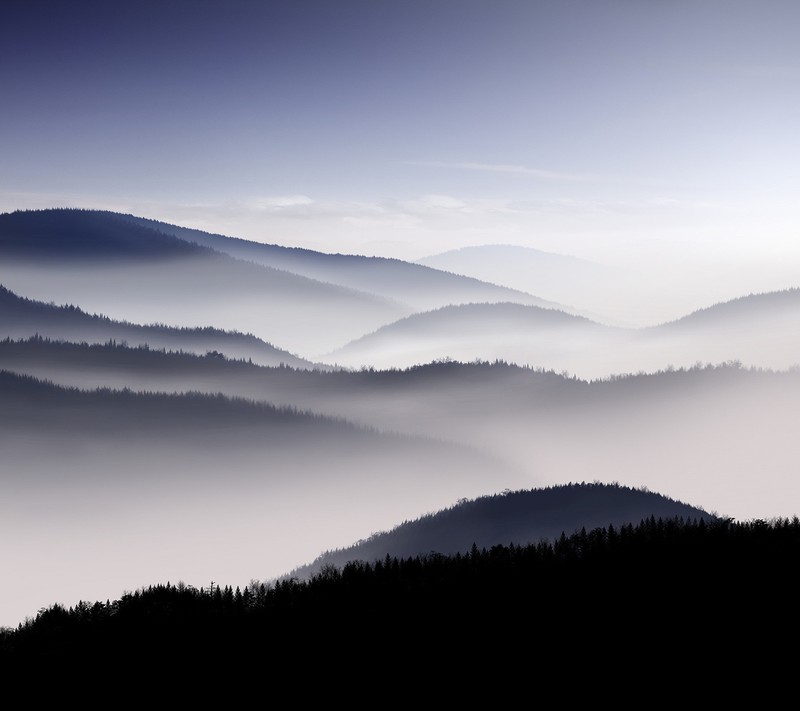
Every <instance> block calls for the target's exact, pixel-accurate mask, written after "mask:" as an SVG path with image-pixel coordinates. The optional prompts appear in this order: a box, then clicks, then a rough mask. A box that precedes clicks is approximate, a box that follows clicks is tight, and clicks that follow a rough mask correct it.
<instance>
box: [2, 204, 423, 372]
mask: <svg viewBox="0 0 800 711" xmlns="http://www.w3.org/2000/svg"><path fill="white" fill-rule="evenodd" d="M65 253H69V255H70V256H69V257H68V258H65V257H64V254H65ZM0 254H2V255H3V259H2V260H0V283H2V284H3V285H4V286H5V287H6V288H7V289H10V290H11V291H13V292H15V293H16V294H19V295H21V296H24V297H27V298H31V299H35V300H38V301H44V302H54V303H60V304H64V303H69V304H75V305H76V306H78V307H80V308H81V309H83V310H84V311H87V312H89V313H98V314H103V315H105V316H108V317H109V318H112V319H115V320H122V321H131V322H134V323H158V324H165V325H169V326H174V327H191V328H196V327H201V328H203V327H208V326H213V327H216V328H221V329H224V330H233V331H240V332H242V333H252V334H253V335H255V336H256V337H258V338H260V339H262V340H264V341H267V342H268V343H279V344H280V345H281V347H283V348H286V349H287V350H289V351H290V352H292V353H295V354H298V355H300V356H301V357H309V358H310V359H312V360H313V359H314V358H313V355H314V354H315V353H318V352H323V351H326V350H329V349H330V348H333V347H335V346H336V345H340V344H341V343H342V342H344V341H346V340H349V339H350V338H356V337H358V336H360V335H362V334H363V333H364V331H365V329H372V328H377V327H378V326H380V325H382V324H384V323H388V322H391V321H393V320H395V319H397V318H399V317H401V316H405V315H408V314H409V313H411V311H412V310H411V309H409V308H408V307H406V306H403V305H400V304H398V303H395V302H391V301H389V300H387V299H383V298H381V297H377V296H374V295H371V294H365V293H363V292H358V291H356V290H353V289H347V288H344V287H340V286H336V285H333V284H326V283H323V282H320V281H317V280H314V279H309V278H307V277H303V276H299V275H296V274H291V273H289V272H287V271H284V270H280V269H274V268H271V267H266V266H262V265H258V264H254V263H252V262H245V261H241V260H238V259H235V258H233V257H231V256H229V255H227V254H222V253H220V252H217V251H214V250H212V249H209V248H207V247H201V246H198V245H196V244H191V243H189V242H186V241H185V240H180V239H177V238H176V237H173V236H171V235H168V234H166V233H163V232H159V231H157V230H155V229H152V228H150V227H144V226H142V225H138V224H136V223H134V222H133V221H131V220H129V219H126V218H125V217H124V216H122V215H119V214H116V213H111V212H100V211H89V210H40V211H25V212H14V213H4V214H0Z"/></svg>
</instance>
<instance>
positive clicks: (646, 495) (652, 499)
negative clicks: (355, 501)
mask: <svg viewBox="0 0 800 711" xmlns="http://www.w3.org/2000/svg"><path fill="white" fill-rule="evenodd" d="M651 516H652V517H654V518H656V519H659V518H662V519H672V518H683V519H686V520H700V519H704V520H707V521H712V520H715V519H716V517H715V516H713V515H712V514H709V513H708V512H706V511H703V510H702V509H699V508H696V507H694V506H690V505H688V504H684V503H681V502H678V501H674V500H673V499H670V498H669V497H666V496H663V495H662V494H657V493H654V492H650V491H647V490H641V489H632V488H630V487H624V486H619V485H612V484H600V483H594V484H585V483H584V484H566V485H562V486H552V487H547V488H541V489H529V490H525V491H507V492H503V493H501V494H493V495H491V496H482V497H479V498H477V499H473V500H471V501H467V500H463V501H460V502H459V503H457V504H455V505H453V506H450V507H449V508H446V509H443V510H441V511H437V512H435V513H431V514H428V515H426V516H423V517H420V518H417V519H414V520H413V521H406V522H404V523H402V524H400V525H399V526H396V527H394V528H392V529H391V530H389V531H384V532H381V533H375V534H373V535H371V536H370V537H369V538H367V539H366V540H362V541H359V542H358V543H356V544H354V545H352V546H349V547H347V548H343V549H339V550H335V551H327V552H325V553H323V554H322V555H320V556H319V557H318V558H316V559H315V560H314V561H313V562H312V563H309V564H308V565H305V566H301V567H299V568H296V569H295V570H293V571H292V572H291V573H289V576H290V577H297V578H299V579H301V580H303V579H307V578H309V577H311V576H313V575H317V574H319V573H320V572H321V571H322V570H323V569H324V568H325V567H326V566H329V565H333V566H336V567H338V568H341V567H343V566H344V565H345V564H346V563H348V562H351V561H365V562H367V563H372V562H374V561H379V560H383V559H384V558H385V557H386V556H389V557H390V558H414V557H417V556H424V555H428V554H430V553H438V554H443V555H453V554H455V553H462V554H467V553H469V551H470V549H471V548H472V546H476V547H477V548H478V549H489V548H491V547H492V546H507V545H510V544H513V545H515V546H525V545H529V544H535V543H539V542H540V541H543V540H547V541H550V542H551V543H552V542H554V541H556V540H557V539H558V538H559V537H560V536H561V535H562V534H563V535H566V536H571V535H572V534H574V533H577V532H579V531H580V530H581V529H584V530H586V531H591V530H593V529H595V528H602V527H607V526H609V525H613V526H614V527H616V528H619V527H620V526H623V525H627V524H632V525H634V526H635V525H638V524H639V523H640V522H641V521H643V520H645V519H648V518H650V517H651Z"/></svg>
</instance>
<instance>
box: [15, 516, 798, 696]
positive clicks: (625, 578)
mask: <svg viewBox="0 0 800 711" xmlns="http://www.w3.org/2000/svg"><path fill="white" fill-rule="evenodd" d="M798 557H800V521H798V519H797V517H794V518H793V519H783V520H776V521H769V522H768V521H763V520H754V521H747V522H732V521H728V520H722V521H711V522H709V521H706V520H702V519H700V520H681V519H656V518H648V519H647V520H645V521H642V522H641V523H639V524H638V525H624V526H620V527H616V526H607V527H603V528H597V529H592V530H586V531H580V532H578V533H576V534H574V535H572V536H563V537H560V538H559V539H558V540H556V541H552V542H540V543H536V544H532V545H527V546H502V545H497V546H493V547H491V548H489V549H479V548H477V547H476V548H474V549H473V550H471V551H469V552H467V553H466V554H456V555H453V556H443V555H433V554H429V555H425V556H415V557H412V558H392V557H387V558H385V559H383V560H381V561H377V562H375V563H371V564H367V563H350V564H348V565H346V566H345V567H344V568H343V569H342V570H338V569H335V568H332V567H328V568H326V569H324V570H323V571H322V572H321V573H319V574H318V575H315V576H314V577H313V578H312V579H310V580H309V581H306V582H301V581H297V580H296V579H290V580H286V581H282V582H278V583H276V584H274V585H263V584H258V583H255V582H254V583H251V584H250V585H237V586H236V587H234V585H236V584H235V583H233V584H231V583H222V584H217V585H214V586H211V585H206V586H204V587H203V588H202V589H201V588H198V587H193V586H191V585H186V584H184V583H180V582H177V581H173V582H167V581H162V582H160V583H158V584H151V585H149V586H147V587H143V588H139V589H137V590H135V591H130V592H128V593H126V594H125V595H122V596H119V597H118V598H115V599H111V600H106V601H100V600H98V601H97V602H91V599H89V600H85V601H73V602H72V603H70V604H69V605H53V606H48V607H47V608H45V609H42V610H40V611H39V612H38V613H37V614H36V615H35V617H32V618H31V619H30V620H29V621H27V622H26V623H25V624H22V625H20V626H19V627H17V628H16V629H11V630H6V631H3V632H2V633H0V662H2V664H3V668H4V670H6V671H17V670H19V671H22V670H25V669H30V668H31V665H33V666H34V667H35V669H36V671H37V672H38V673H43V672H44V673H48V678H52V675H53V674H54V673H55V672H56V671H58V670H64V669H66V670H68V671H69V672H73V670H75V671H77V670H81V671H83V672H85V670H86V669H87V668H88V669H91V670H92V673H93V674H96V675H100V677H99V678H100V679H101V680H102V681H100V682H98V683H103V682H108V681H109V680H110V681H111V682H113V683H114V684H115V685H118V684H121V683H126V682H127V683H132V684H133V683H135V684H137V685H140V684H144V685H145V687H146V688H148V689H150V688H152V689H153V690H154V691H158V692H160V693H162V694H163V693H164V692H165V691H168V692H170V693H178V694H179V695H180V697H181V698H182V699H184V700H201V699H202V698H207V695H208V693H209V692H210V691H214V692H217V693H226V694H231V693H233V691H234V690H237V689H238V690H245V691H246V692H247V693H252V692H260V691H263V688H264V687H263V685H264V681H265V679H266V680H269V682H270V685H271V686H270V688H271V690H273V691H274V690H276V689H277V690H284V689H285V690H287V691H289V690H291V689H296V683H297V682H296V674H297V671H298V665H301V668H302V671H303V674H304V675H307V676H308V678H309V679H312V680H313V683H312V684H311V687H312V688H311V690H310V692H309V693H310V695H311V697H312V698H315V699H316V698H320V700H321V697H322V696H323V695H327V694H330V689H329V688H328V687H327V684H326V687H325V689H324V694H323V690H321V689H320V688H319V686H318V684H319V683H320V681H325V682H330V683H333V681H334V680H335V679H337V678H341V676H342V675H347V674H353V673H354V670H358V673H364V674H367V675H368V677H369V678H372V676H373V675H378V676H380V675H386V674H389V673H390V672H391V673H396V674H399V675H401V676H402V677H403V678H404V680H403V682H402V684H400V687H401V688H400V689H398V691H397V692H396V693H395V692H393V695H394V698H402V699H406V698H408V699H409V700H411V699H412V698H418V696H419V694H420V693H427V694H430V693H431V691H433V693H434V694H435V695H439V694H442V695H444V694H447V695H448V697H449V698H453V696H457V697H459V698H466V697H474V695H475V693H476V692H486V693H488V691H489V689H493V690H494V692H495V693H496V692H497V690H496V689H494V686H495V684H501V685H502V687H503V690H504V692H505V691H509V692H510V693H511V694H514V695H516V693H519V692H521V691H523V690H524V689H529V688H530V684H531V674H533V673H535V675H536V686H537V688H538V689H539V690H540V691H542V692H544V693H553V694H555V693H559V694H564V693H567V692H565V687H566V686H568V685H569V684H576V685H577V686H578V687H579V688H578V689H576V690H574V691H569V692H568V694H569V697H570V698H581V699H586V700H587V701H589V700H590V699H596V698H597V695H598V693H600V692H598V689H597V687H599V688H601V689H607V688H608V687H607V686H605V685H604V684H607V683H608V680H609V679H616V676H617V675H618V674H619V673H620V667H622V668H624V669H625V670H626V671H627V672H628V673H631V674H634V675H635V677H636V679H637V683H638V681H641V680H645V681H648V682H649V681H650V680H652V681H653V683H656V682H657V681H658V680H663V679H664V676H663V674H664V669H665V668H670V665H671V664H673V663H679V664H680V667H681V669H686V670H687V671H686V672H685V673H686V674H689V675H690V677H691V678H692V681H686V680H685V679H684V678H683V676H681V677H680V679H678V680H677V681H675V682H671V683H672V684H673V685H674V684H678V685H679V686H681V688H682V689H683V688H685V690H686V691H689V690H691V689H695V690H696V689H697V688H698V686H697V684H698V682H702V683H701V686H700V687H699V688H708V686H709V685H711V686H715V685H716V683H717V681H719V683H724V682H725V680H729V679H730V674H731V672H732V671H733V672H735V673H736V674H737V675H738V674H744V675H747V674H751V675H752V674H755V675H756V676H757V677H758V679H761V678H762V675H763V674H766V675H769V674H772V673H774V672H775V669H776V668H777V669H784V668H787V669H788V667H789V664H790V662H789V661H788V660H786V658H785V647H784V646H783V644H781V642H780V640H785V639H787V636H788V638H789V639H791V638H792V637H793V635H794V634H796V633H797V632H798V631H800V616H798V613H797V611H796V607H797V606H796V599H795V594H794V585H793V584H792V582H793V580H794V578H793V567H794V562H795V561H796V560H797V559H798ZM733 634H735V635H736V638H735V639H731V638H730V636H731V635H733ZM740 638H741V639H742V640H746V642H747V643H743V644H738V643H737V641H736V640H738V639H740ZM647 641H649V642H651V643H652V648H651V647H649V646H648V645H647V644H646V642H647ZM575 655H578V656H581V658H583V656H582V655H584V656H585V657H586V659H585V665H586V668H585V669H583V668H581V670H580V672H579V673H580V677H581V681H580V683H578V682H576V680H575V675H576V673H578V672H576V669H575V666H576V662H575V660H574V659H573V657H575ZM676 655H677V656H678V657H679V659H680V661H679V662H676V661H675V656H676ZM709 655H713V658H714V662H713V663H710V661H709ZM442 664H445V665H447V666H446V668H447V669H451V668H454V669H457V670H466V671H465V672H464V673H465V674H466V673H467V671H469V670H472V671H471V674H473V675H474V676H475V677H476V678H475V679H472V678H469V677H464V678H463V683H462V684H461V685H457V688H455V689H453V688H452V685H453V680H452V677H451V676H450V675H449V674H433V672H434V670H436V669H440V668H441V666H442ZM717 664H721V665H722V666H721V668H718V667H717V666H716V665H717ZM451 665H452V666H451ZM51 667H52V668H53V671H52V672H51V671H50V668H51ZM534 670H535V671H534ZM17 673H19V672H17ZM420 673H424V674H426V675H427V674H428V673H430V674H432V675H433V677H434V678H432V679H425V680H424V681H420V682H419V683H416V682H414V681H409V680H406V679H405V676H406V675H408V676H409V678H410V679H413V678H416V676H417V675H419V674H420ZM198 674H202V675H203V681H202V683H197V680H198ZM779 676H780V678H781V679H783V678H787V679H789V678H791V674H790V673H789V672H787V676H786V677H784V675H783V674H780V675H779ZM206 677H207V678H206ZM699 677H702V679H700V678H699ZM670 678H671V677H670ZM746 678H750V677H749V676H747V677H746ZM187 680H191V681H192V682H194V683H189V682H187ZM587 682H589V683H590V686H591V688H589V689H587V688H586V687H585V686H584V685H585V684H586V683H587ZM366 683H367V682H360V685H359V689H362V690H363V688H364V685H365V684H366ZM398 683H400V682H398ZM779 683H781V685H782V686H785V685H784V684H783V682H779ZM613 685H614V690H613V691H609V696H610V695H611V694H613V695H615V696H616V695H617V694H619V693H620V691H619V689H618V688H617V687H618V684H617V683H616V682H614V684H613ZM464 686H466V687H468V688H464ZM115 688H117V687H116V686H115ZM367 688H373V687H369V686H368V687H367ZM671 688H674V686H673V687H671ZM737 688H739V687H737ZM504 692H503V693H504ZM82 693H85V691H84V692H82ZM59 694H63V690H62V689H59Z"/></svg>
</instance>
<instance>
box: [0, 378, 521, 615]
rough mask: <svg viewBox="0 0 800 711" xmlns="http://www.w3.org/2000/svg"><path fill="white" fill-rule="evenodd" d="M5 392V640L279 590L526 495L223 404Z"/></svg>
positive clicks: (313, 421) (474, 457)
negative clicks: (134, 597) (174, 593)
mask: <svg viewBox="0 0 800 711" xmlns="http://www.w3.org/2000/svg"><path fill="white" fill-rule="evenodd" d="M0 379H1V380H2V390H3V393H2V394H3V397H2V404H0V417H1V418H2V423H0V424H2V427H0V439H1V440H2V442H0V444H1V445H2V451H3V461H2V478H3V492H4V496H3V516H2V517H1V519H2V522H1V523H0V540H3V541H4V544H3V546H2V555H3V569H4V571H5V573H6V575H5V582H4V586H3V590H2V593H0V625H8V626H14V625H16V624H17V623H18V622H20V621H22V620H23V619H24V618H25V617H26V616H31V615H34V614H35V613H36V611H37V610H38V609H39V608H40V607H44V606H49V605H51V604H53V603H55V602H61V603H62V604H66V605H69V604H74V603H76V602H77V601H78V600H79V599H83V600H97V599H105V598H110V599H114V598H116V597H119V596H120V595H121V594H122V593H123V592H124V591H125V590H131V589H135V588H138V587H140V586H142V585H147V584H151V583H156V582H165V581H167V580H170V581H172V582H177V580H179V579H182V580H184V581H185V582H187V583H189V584H193V585H196V586H198V587H199V586H201V585H208V584H209V583H210V582H211V581H212V580H213V581H215V582H218V583H222V584H231V585H233V586H236V585H246V584H247V583H248V582H249V581H250V580H251V579H253V578H259V579H269V578H271V577H276V576H279V575H281V574H283V573H286V572H288V571H289V570H290V569H291V568H293V567H295V566H296V565H298V564H301V563H303V562H306V561H308V560H311V559H313V558H314V557H316V556H317V555H319V553H321V552H322V551H323V550H326V549H328V548H330V547H340V546H343V545H348V544H349V543H351V542H352V541H354V540H357V539H359V538H361V537H363V536H364V535H368V534H369V533H370V532H372V531H375V530H381V529H385V528H388V527H390V526H392V525H394V524H395V523H397V522H399V521H402V520H404V519H406V518H410V517H413V516H416V515H418V514H419V513H420V512H426V511H432V510H436V509H438V508H441V507H443V506H447V505H449V504H451V503H452V502H453V501H455V500H456V499H457V498H459V497H461V496H465V495H466V496H471V495H472V496H475V495H480V494H483V493H486V492H487V491H493V490H495V489H496V488H501V489H502V488H505V487H519V486H525V485H529V482H527V481H526V479H525V477H523V476H522V475H520V474H519V473H518V472H513V471H512V470H511V469H510V468H509V467H507V466H504V465H503V464H502V463H501V462H498V461H494V460H493V459H492V458H491V457H489V456H485V455H482V454H481V453H479V452H476V451H473V450H471V449H467V448H464V447H461V448H458V447H454V446H452V445H444V444H438V443H436V442H433V441H430V440H427V439H426V440H421V439H409V438H391V437H387V436H379V435H377V434H375V433H373V432H369V431H364V430H359V429H356V428H353V427H352V426H349V425H347V424H346V423H338V422H331V421H327V420H322V419H320V418H308V417H304V416H302V415H299V414H292V413H281V412H276V411H274V410H269V409H267V410H260V409H259V408H256V407H255V406H251V405H248V404H247V403H239V404H237V403H230V402H228V401H225V400H219V399H211V400H204V399H202V398H198V397H196V396H195V397H190V398H185V397H184V398H172V399H170V398H167V399H165V398H164V397H163V396H155V395H154V396H138V397H137V396H135V395H133V394H130V393H128V394H125V393H118V394H115V393H85V394H81V393H74V392H65V391H60V390H58V389H54V388H48V387H43V386H42V387H40V386H38V385H36V384H33V385H31V384H30V383H28V382H27V381H19V380H18V379H16V378H13V377H11V376H8V375H3V374H0Z"/></svg>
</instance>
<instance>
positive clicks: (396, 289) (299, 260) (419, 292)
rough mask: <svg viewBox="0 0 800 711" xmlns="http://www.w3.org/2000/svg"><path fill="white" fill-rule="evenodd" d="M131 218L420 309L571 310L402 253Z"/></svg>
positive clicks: (239, 255)
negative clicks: (337, 248)
mask: <svg viewBox="0 0 800 711" xmlns="http://www.w3.org/2000/svg"><path fill="white" fill-rule="evenodd" d="M129 219H131V220H133V221H134V222H135V224H137V225H142V226H147V227H152V228H154V229H157V230H159V231H162V232H165V233H167V234H170V235H172V236H174V237H177V238H179V239H182V240H186V241H187V242H189V243H191V244H194V245H198V246H204V247H208V248H210V249H214V250H216V251H219V252H223V253H225V254H229V255H231V256H232V257H236V258H237V259H243V260H247V261H250V262H254V263H256V264H261V265H264V266H268V267H273V268H275V269H282V270H285V271H287V272H291V273H292V274H298V275H300V276H304V277H308V278H310V279H317V280H319V281H323V282H326V283H329V284H336V285H338V286H342V287H347V288H351V289H357V290H359V291H363V292H366V293H370V294H374V295H377V296H381V297H383V298H386V299H391V300H392V301H398V302H401V303H403V304H406V305H408V306H410V307H411V308H412V309H414V310H416V311H420V310H430V309H434V308H439V307H441V306H446V305H449V304H461V303H470V302H474V301H484V302H503V301H513V302H516V303H520V304H529V305H534V306H541V307H542V308H560V309H562V310H565V311H571V309H570V307H568V306H564V305H561V304H558V303H555V302H553V301H548V300H546V299H542V298H539V297H538V296H533V295H532V293H530V292H529V291H528V290H524V289H523V290H521V289H510V288H508V287H505V286H498V285H497V284H490V283H487V282H486V281H481V280H479V279H475V278H472V277H470V276H463V275H460V274H453V273H450V272H448V271H442V270H440V269H434V268H431V267H429V266H425V265H422V264H416V263H413V262H406V261H403V260H400V259H387V258H384V257H365V256H361V255H355V254H327V253H325V252H317V251H314V250H310V249H302V248H297V247H283V246H280V245H276V244H262V243H259V242H252V241H249V240H243V239H238V238H235V237H227V236H224V235H218V234H210V233H208V232H203V231H201V230H195V229H190V228H186V227H180V226H177V225H170V224H166V223H163V222H158V221H155V220H148V219H146V218H141V217H133V216H130V217H129ZM533 293H535V292H533Z"/></svg>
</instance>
